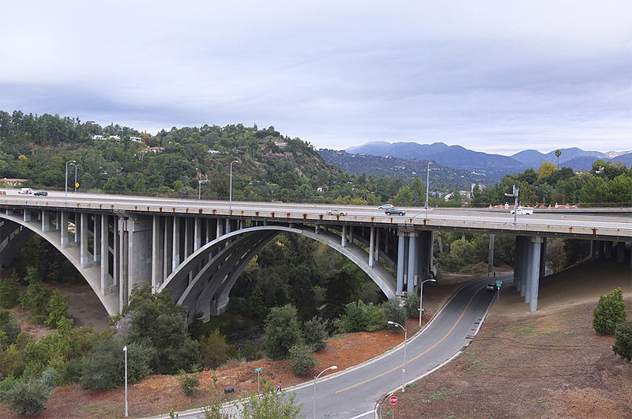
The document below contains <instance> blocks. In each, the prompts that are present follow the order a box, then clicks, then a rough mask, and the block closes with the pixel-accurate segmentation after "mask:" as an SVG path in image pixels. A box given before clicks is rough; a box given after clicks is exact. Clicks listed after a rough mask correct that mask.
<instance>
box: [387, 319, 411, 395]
mask: <svg viewBox="0 0 632 419" xmlns="http://www.w3.org/2000/svg"><path fill="white" fill-rule="evenodd" d="M388 324H390V325H392V326H398V327H401V328H402V329H404V365H403V366H402V393H404V392H406V341H408V330H406V328H405V327H404V326H402V325H401V324H399V323H397V322H392V321H390V320H389V321H388Z"/></svg>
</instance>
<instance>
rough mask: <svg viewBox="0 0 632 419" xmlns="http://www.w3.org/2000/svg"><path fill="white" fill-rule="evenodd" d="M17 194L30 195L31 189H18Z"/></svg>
mask: <svg viewBox="0 0 632 419" xmlns="http://www.w3.org/2000/svg"><path fill="white" fill-rule="evenodd" d="M18 193H19V194H21V195H32V194H33V189H31V188H22V189H20V190H19V191H18Z"/></svg>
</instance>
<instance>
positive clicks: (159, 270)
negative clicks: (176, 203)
mask: <svg viewBox="0 0 632 419" xmlns="http://www.w3.org/2000/svg"><path fill="white" fill-rule="evenodd" d="M151 235H152V237H151V241H152V246H151V247H152V252H151V287H152V289H154V290H156V289H158V287H159V286H160V285H162V283H163V282H164V276H163V275H164V273H163V264H164V263H163V261H162V260H161V259H162V258H161V256H162V255H163V254H164V240H165V238H164V227H163V226H161V223H160V216H158V215H154V216H153V220H152V234H151Z"/></svg>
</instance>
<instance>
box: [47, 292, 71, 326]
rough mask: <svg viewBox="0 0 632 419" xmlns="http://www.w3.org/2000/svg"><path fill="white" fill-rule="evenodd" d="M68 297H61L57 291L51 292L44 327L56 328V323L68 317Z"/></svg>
mask: <svg viewBox="0 0 632 419" xmlns="http://www.w3.org/2000/svg"><path fill="white" fill-rule="evenodd" d="M68 301H69V298H68V297H64V296H63V295H61V292H60V291H59V290H55V291H53V294H52V295H51V297H50V301H49V303H48V318H47V319H46V325H47V326H48V327H51V328H55V327H57V323H58V322H59V321H60V320H62V319H65V318H66V317H67V316H68Z"/></svg>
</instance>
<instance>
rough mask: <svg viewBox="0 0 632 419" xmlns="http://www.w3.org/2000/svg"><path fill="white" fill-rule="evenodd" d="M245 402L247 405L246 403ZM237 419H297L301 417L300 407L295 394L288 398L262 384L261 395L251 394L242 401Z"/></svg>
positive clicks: (264, 383)
mask: <svg viewBox="0 0 632 419" xmlns="http://www.w3.org/2000/svg"><path fill="white" fill-rule="evenodd" d="M246 401H247V403H246ZM240 405H241V406H242V409H241V413H240V414H239V416H237V417H238V418H239V419H246V418H269V419H277V418H278V419H281V418H283V419H298V418H302V417H304V416H302V415H301V406H302V405H299V404H298V403H297V401H296V394H290V395H289V396H288V395H286V394H284V393H280V392H278V391H275V389H274V386H273V385H271V384H269V383H268V382H266V381H264V382H263V393H262V394H261V395H258V394H253V395H252V396H251V397H250V398H248V399H247V400H242V401H241V403H240Z"/></svg>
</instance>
